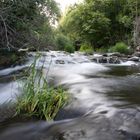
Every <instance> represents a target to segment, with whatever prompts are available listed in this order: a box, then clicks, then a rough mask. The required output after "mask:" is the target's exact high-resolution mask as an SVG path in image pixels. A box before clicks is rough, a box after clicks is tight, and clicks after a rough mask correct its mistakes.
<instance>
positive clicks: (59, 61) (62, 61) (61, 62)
mask: <svg viewBox="0 0 140 140" xmlns="http://www.w3.org/2000/svg"><path fill="white" fill-rule="evenodd" d="M55 63H56V64H65V61H64V60H56V61H55Z"/></svg>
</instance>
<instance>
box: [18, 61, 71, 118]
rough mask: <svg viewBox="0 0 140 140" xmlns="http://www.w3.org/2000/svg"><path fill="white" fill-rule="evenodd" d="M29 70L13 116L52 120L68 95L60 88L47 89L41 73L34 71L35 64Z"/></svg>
mask: <svg viewBox="0 0 140 140" xmlns="http://www.w3.org/2000/svg"><path fill="white" fill-rule="evenodd" d="M30 70H31V72H29V73H30V75H29V77H28V78H27V80H26V82H25V85H24V86H23V94H22V96H20V97H18V101H17V105H16V106H17V107H16V114H15V116H20V115H24V116H26V117H36V118H39V119H46V120H53V119H54V118H55V116H56V114H57V113H58V111H59V110H60V108H62V107H63V106H64V105H65V103H66V101H67V99H68V94H67V93H66V92H65V91H64V90H63V89H62V88H60V87H59V88H56V89H54V88H53V87H49V86H48V83H47V81H46V79H44V78H43V76H42V72H40V73H37V71H36V70H35V64H33V65H32V66H31V69H30ZM37 76H38V77H37Z"/></svg>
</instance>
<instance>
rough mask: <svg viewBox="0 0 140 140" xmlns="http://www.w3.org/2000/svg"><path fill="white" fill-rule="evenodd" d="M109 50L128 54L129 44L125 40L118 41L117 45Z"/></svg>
mask: <svg viewBox="0 0 140 140" xmlns="http://www.w3.org/2000/svg"><path fill="white" fill-rule="evenodd" d="M109 52H119V53H123V54H128V53H129V49H128V46H127V45H126V44H125V43H124V42H118V43H116V45H115V46H113V47H111V48H110V49H109Z"/></svg>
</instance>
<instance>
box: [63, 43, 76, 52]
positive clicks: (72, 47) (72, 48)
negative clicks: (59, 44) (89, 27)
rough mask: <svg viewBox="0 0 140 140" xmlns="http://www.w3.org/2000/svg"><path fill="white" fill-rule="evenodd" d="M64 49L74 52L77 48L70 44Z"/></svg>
mask: <svg viewBox="0 0 140 140" xmlns="http://www.w3.org/2000/svg"><path fill="white" fill-rule="evenodd" d="M64 50H65V51H66V52H69V53H73V52H74V51H75V48H74V46H72V45H70V46H65V49H64Z"/></svg>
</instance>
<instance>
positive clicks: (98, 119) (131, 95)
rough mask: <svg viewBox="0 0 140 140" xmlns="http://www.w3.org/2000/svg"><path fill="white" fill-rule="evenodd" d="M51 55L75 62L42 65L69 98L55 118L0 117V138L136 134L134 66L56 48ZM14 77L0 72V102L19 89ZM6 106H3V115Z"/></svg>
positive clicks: (139, 89) (131, 139) (139, 114)
mask: <svg viewBox="0 0 140 140" xmlns="http://www.w3.org/2000/svg"><path fill="white" fill-rule="evenodd" d="M46 58H47V60H46V61H48V56H46ZM56 58H61V59H62V58H63V59H65V60H68V61H69V62H70V61H71V62H78V63H76V64H71V63H70V64H66V65H59V64H58V65H55V64H54V65H52V66H51V68H50V70H49V73H48V72H47V66H46V67H45V68H44V75H45V74H47V75H48V78H49V79H50V83H51V84H53V85H55V86H57V85H62V86H63V87H64V88H65V89H67V90H68V92H69V94H71V97H72V99H71V101H70V102H69V104H68V105H67V106H66V107H65V108H64V109H62V110H60V112H59V113H58V115H57V117H56V119H55V121H54V122H45V121H37V120H28V119H22V120H21V118H19V119H17V118H16V119H12V118H11V119H8V120H6V121H3V122H1V124H0V140H19V139H20V140H139V139H140V121H139V120H140V67H139V66H130V65H129V66H126V65H125V66H123V65H122V66H121V65H118V66H117V65H116V66H115V65H114V66H109V65H108V66H103V65H100V64H95V63H89V62H88V63H87V58H83V56H82V58H81V57H80V56H77V55H76V56H71V57H70V56H69V57H68V56H67V55H66V56H65V55H64V54H63V55H61V54H59V56H57V57H56ZM56 58H55V60H56ZM80 58H81V59H82V60H81V59H80ZM85 60H86V63H85ZM79 61H80V63H79ZM41 62H42V61H41ZM57 62H58V61H57ZM82 62H84V63H82ZM16 71H18V70H16ZM3 72H4V71H3ZM18 83H19V81H15V80H14V77H13V76H12V75H11V74H9V73H8V74H5V75H3V76H2V78H0V89H1V92H0V102H1V103H4V102H5V101H7V100H9V98H10V99H11V100H13V101H15V100H16V98H15V96H14V94H13V93H19V90H18V87H16V85H17V84H18ZM11 86H12V88H11ZM11 89H12V92H11ZM11 95H12V96H11ZM6 99H7V100H6ZM1 108H2V105H1ZM3 108H4V107H3ZM10 110H11V111H12V109H10V108H8V109H6V108H5V115H7V114H8V112H10ZM6 111H7V113H6ZM1 115H3V111H1Z"/></svg>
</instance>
